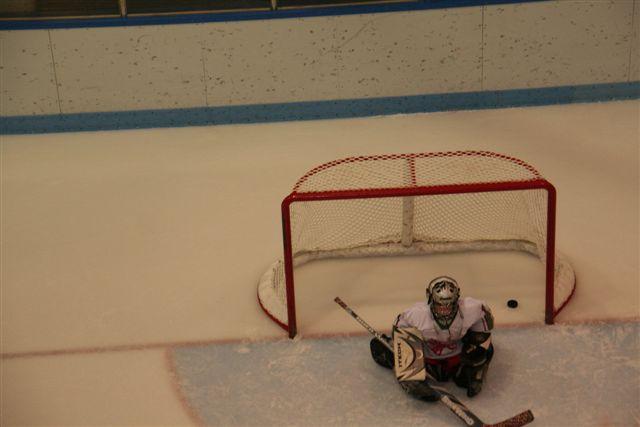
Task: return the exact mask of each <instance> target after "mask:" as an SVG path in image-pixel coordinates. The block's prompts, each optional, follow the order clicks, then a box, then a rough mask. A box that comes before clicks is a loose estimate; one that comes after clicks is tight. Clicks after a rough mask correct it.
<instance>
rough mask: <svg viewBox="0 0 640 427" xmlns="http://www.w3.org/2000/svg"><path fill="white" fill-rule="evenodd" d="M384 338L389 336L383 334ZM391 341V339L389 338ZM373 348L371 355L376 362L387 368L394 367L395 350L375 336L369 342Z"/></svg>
mask: <svg viewBox="0 0 640 427" xmlns="http://www.w3.org/2000/svg"><path fill="white" fill-rule="evenodd" d="M383 337H384V338H387V339H388V337H386V336H384V335H383ZM389 341H390V339H389ZM369 347H370V348H371V357H372V358H373V360H375V362H376V363H377V364H378V365H380V366H383V367H385V368H387V369H392V368H393V352H392V351H391V350H389V349H388V348H387V347H386V346H385V345H384V344H382V343H381V342H380V341H379V340H378V339H377V338H373V339H372V340H371V342H370V343H369Z"/></svg>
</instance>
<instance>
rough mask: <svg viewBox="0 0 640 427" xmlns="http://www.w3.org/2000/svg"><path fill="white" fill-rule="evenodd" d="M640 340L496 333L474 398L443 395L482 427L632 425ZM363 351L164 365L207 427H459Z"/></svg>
mask: <svg viewBox="0 0 640 427" xmlns="http://www.w3.org/2000/svg"><path fill="white" fill-rule="evenodd" d="M639 332H640V328H639V324H638V323H625V324H598V325H589V326H584V325H580V326H550V327H546V328H542V327H529V328H516V329H500V330H498V331H497V332H496V333H494V337H493V338H494V344H495V347H496V358H495V359H494V360H495V362H493V363H492V365H491V368H490V373H489V376H488V377H487V382H486V386H485V388H484V390H483V392H482V393H481V394H479V395H478V396H477V397H474V398H473V399H469V398H467V397H466V396H465V390H462V389H459V388H457V387H456V386H455V385H454V384H453V383H452V382H449V383H446V384H444V386H445V388H446V389H447V390H448V391H449V392H451V393H453V394H454V395H456V396H458V397H459V398H461V399H462V401H463V402H464V403H465V404H466V405H467V406H468V407H469V408H470V409H471V410H472V411H474V413H475V414H476V415H477V416H478V417H479V418H480V419H482V420H483V421H485V422H487V423H495V422H498V421H501V420H504V419H507V418H509V417H511V416H513V415H515V414H517V413H520V412H522V411H524V410H526V409H531V410H532V412H533V414H534V416H535V417H537V422H536V424H537V425H541V426H589V425H596V426H611V425H619V426H633V425H637V424H638V422H640V408H638V402H639V401H640V400H639V399H640V394H639V392H638V384H639V382H640V365H639V364H638V351H639V350H640V346H639V343H638V334H639ZM368 349H369V338H368V337H367V338H354V337H351V338H331V339H324V340H321V339H315V340H300V341H278V342H272V343H236V344H227V345H210V346H203V347H192V348H180V349H176V350H175V352H174V356H173V357H174V360H175V364H176V366H177V372H178V373H179V374H180V377H181V378H183V380H182V381H183V383H182V387H183V390H184V393H185V396H186V397H187V399H188V401H189V402H190V405H191V406H192V407H193V408H196V409H197V413H198V414H199V417H200V418H201V421H202V423H203V424H207V425H220V426H243V425H248V426H263V425H273V426H277V425H290V426H352V425H358V426H371V425H375V426H391V425H429V426H434V427H436V426H437V427H441V426H442V427H446V426H456V425H463V424H461V422H460V420H458V419H457V418H456V417H455V416H454V415H453V414H451V413H449V411H448V409H446V408H445V407H444V406H442V405H439V404H437V403H427V402H422V401H420V400H417V399H412V398H410V397H408V396H407V395H406V394H405V393H404V392H403V391H402V390H401V389H400V387H399V386H398V383H397V382H396V380H395V377H394V375H393V373H392V372H391V371H390V370H387V369H385V368H382V367H379V366H378V365H376V364H375V363H374V362H373V361H372V360H371V358H370V357H369V355H368ZM265 388H266V389H267V390H268V392H265Z"/></svg>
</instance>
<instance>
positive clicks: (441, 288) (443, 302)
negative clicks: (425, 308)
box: [427, 276, 460, 329]
mask: <svg viewBox="0 0 640 427" xmlns="http://www.w3.org/2000/svg"><path fill="white" fill-rule="evenodd" d="M459 298H460V287H458V283H457V282H456V281H455V280H454V279H452V278H451V277H448V276H440V277H436V278H435V279H433V280H432V281H431V282H430V283H429V286H427V303H428V304H429V307H430V308H431V313H432V314H433V318H434V319H435V321H436V323H437V324H438V326H440V328H442V329H449V326H451V324H452V323H453V319H455V317H456V314H458V299H459Z"/></svg>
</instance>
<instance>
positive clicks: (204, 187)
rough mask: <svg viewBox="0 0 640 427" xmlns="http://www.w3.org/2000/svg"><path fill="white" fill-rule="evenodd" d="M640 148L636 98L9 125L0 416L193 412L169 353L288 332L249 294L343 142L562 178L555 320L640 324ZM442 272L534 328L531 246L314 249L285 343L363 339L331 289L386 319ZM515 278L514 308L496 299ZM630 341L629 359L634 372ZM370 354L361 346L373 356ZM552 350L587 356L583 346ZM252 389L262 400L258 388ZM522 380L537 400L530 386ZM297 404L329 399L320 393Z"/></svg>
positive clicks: (536, 300)
mask: <svg viewBox="0 0 640 427" xmlns="http://www.w3.org/2000/svg"><path fill="white" fill-rule="evenodd" d="M639 146H640V102H638V101H629V102H615V103H600V104H580V105H565V106H551V107H537V108H520V109H506V110H490V111H466V112H446V113H437V114H417V115H409V116H391V117H376V118H365V119H349V120H334V121H316V122H292V123H275V124H260V125H242V126H218V127H198V128H180V129H149V130H137V131H119V132H87V133H68V134H49V135H29V136H26V135H25V136H3V137H2V188H1V189H2V208H1V209H2V211H1V214H2V223H1V227H2V230H1V231H2V255H1V256H2V259H1V262H2V272H1V274H2V277H1V279H2V283H1V292H2V294H1V296H2V298H1V300H2V301H1V311H2V313H1V324H2V326H1V328H2V330H1V332H2V337H1V345H2V365H1V366H2V384H1V386H2V399H1V407H0V412H1V415H0V417H1V418H0V424H2V425H3V426H4V425H161V424H164V425H187V424H192V423H194V422H196V421H197V419H198V414H196V413H194V411H195V409H194V407H193V404H192V402H191V403H190V402H189V400H188V398H186V397H184V390H186V386H187V385H186V384H183V383H181V381H182V380H184V378H181V376H180V372H179V371H176V369H178V368H176V366H175V364H174V363H173V361H172V358H171V357H170V356H171V355H172V354H174V353H175V352H176V351H177V349H188V348H191V346H190V344H192V345H194V346H196V347H200V348H204V347H202V346H205V345H206V344H210V343H221V342H224V341H227V340H230V341H232V342H237V341H240V342H246V343H247V344H246V347H245V350H244V351H247V352H249V351H254V350H253V349H254V348H255V347H252V346H254V345H256V344H255V343H252V341H260V342H262V341H264V340H267V341H268V340H271V339H274V338H282V337H283V336H284V333H283V331H282V330H281V329H280V328H278V327H277V326H276V325H275V324H274V323H272V322H271V321H270V320H268V318H267V317H266V316H265V315H264V313H263V312H262V311H261V310H260V308H259V306H258V304H257V301H256V288H255V286H256V283H257V280H258V278H259V277H260V275H261V274H262V273H263V272H264V270H266V268H267V267H268V266H269V265H270V264H271V263H272V262H273V260H275V259H276V258H277V257H279V256H280V253H281V251H282V249H281V241H280V233H281V230H280V218H279V203H280V201H281V199H282V198H283V197H284V196H285V195H286V194H287V193H288V192H289V191H290V189H291V186H292V185H293V183H294V182H295V180H296V179H297V178H298V177H300V176H301V175H303V174H304V173H305V172H306V171H307V170H309V169H311V168H312V167H314V166H316V165H318V164H320V163H324V162H326V161H330V160H334V159H337V158H342V157H348V156H352V155H366V154H383V153H405V152H423V151H449V150H464V149H476V150H489V151H496V152H500V153H504V154H508V155H511V156H514V157H518V158H521V159H523V160H525V161H527V162H528V163H530V164H532V165H534V166H536V167H537V168H538V169H539V170H540V171H541V172H542V174H543V175H545V176H546V177H547V178H548V179H549V180H550V181H551V182H553V183H554V184H555V185H556V187H557V189H558V197H559V203H558V236H557V245H558V247H559V249H560V250H562V252H563V253H565V254H566V255H567V256H568V257H569V259H570V261H571V263H572V265H573V267H574V269H575V271H576V274H577V279H578V290H577V292H576V295H575V297H574V300H573V301H572V302H571V303H570V304H569V305H568V306H567V308H566V309H565V311H563V312H562V313H561V315H560V316H559V318H558V321H559V323H561V324H562V323H570V324H576V323H581V322H585V321H592V320H625V319H626V320H627V321H632V322H637V319H638V317H639V316H640V286H639V285H640V275H639V268H638V262H639V259H640V255H639V236H640V230H639V218H640V211H639V207H638V205H639V193H640V184H639V182H640V176H639V169H640V167H639V160H640V159H639ZM442 270H446V271H444V272H450V271H451V272H453V273H455V274H458V275H459V276H460V277H461V278H462V279H463V283H464V284H465V285H464V286H465V288H464V292H465V293H467V294H469V295H471V294H473V295H477V296H479V297H481V298H484V299H486V300H487V301H489V302H490V304H491V305H492V306H493V308H494V311H495V312H496V317H497V321H498V324H499V325H500V326H501V327H502V328H503V330H504V331H507V329H504V328H506V326H507V325H513V324H516V325H522V324H531V323H540V322H541V321H542V319H541V317H540V315H539V313H540V304H541V303H542V301H541V299H540V298H541V295H542V293H541V289H540V288H539V287H538V286H539V283H540V282H539V278H540V277H541V272H540V269H539V266H538V265H537V264H536V262H535V260H530V259H527V258H526V257H524V256H517V255H513V254H511V255H499V254H482V255H478V256H469V255H456V256H449V257H440V256H438V257H430V258H429V259H416V258H406V259H396V260H391V261H388V260H385V261H380V262H378V260H376V259H371V260H365V261H360V260H351V261H339V262H331V261H323V262H319V263H317V264H309V265H307V266H305V267H303V268H302V269H301V271H300V276H301V280H300V283H299V292H298V298H299V312H298V315H299V317H300V319H299V320H300V330H301V338H300V341H297V342H296V343H298V344H299V343H304V342H305V341H307V342H309V343H312V342H314V343H315V342H327V343H328V342H330V341H331V340H324V341H323V340H314V339H313V337H314V336H316V335H336V334H344V333H355V332H360V328H359V326H358V325H357V324H356V323H355V322H353V320H351V319H350V318H348V316H346V315H345V314H344V313H343V312H341V311H340V309H339V308H338V307H337V306H335V304H334V303H333V302H332V299H333V297H334V296H336V295H340V296H341V297H343V299H345V300H346V301H347V302H348V303H350V304H352V305H354V307H356V308H357V309H358V310H359V312H361V314H362V315H363V316H364V317H366V318H367V319H368V320H370V321H371V323H372V324H374V326H376V327H379V328H384V327H386V326H387V325H388V324H389V322H390V319H392V318H393V316H394V315H395V313H396V312H397V311H398V310H399V309H401V308H402V307H404V306H405V305H406V304H408V303H411V302H413V301H414V300H415V299H417V298H420V297H421V296H422V292H423V285H424V282H425V281H426V280H427V278H428V277H429V276H430V275H431V274H433V273H434V272H436V271H438V272H440V271H442ZM514 282H517V286H518V287H517V288H514ZM485 284H487V285H485ZM514 289H517V290H518V292H520V293H519V294H518V298H519V300H520V301H521V302H522V304H521V307H520V308H519V309H518V310H516V311H513V310H508V309H506V308H505V306H504V302H505V301H506V299H508V298H509V297H511V296H512V295H513V293H514V292H515V291H514ZM518 330H519V329H518V328H515V329H508V331H509V334H513V333H516V334H517V331H518ZM523 331H524V329H523ZM584 331H589V329H585V330H584ZM585 333H588V332H585ZM509 336H510V335H509ZM595 336H596V335H594V337H595ZM354 339H356V338H354ZM357 339H363V338H357ZM242 340H244V341H242ZM285 342H286V341H285ZM635 342H636V343H637V340H636V341H635ZM264 345H267V344H264ZM309 345H311V344H309ZM327 345H328V344H327ZM541 345H542V344H541ZM635 345H636V347H635V349H636V351H635V360H633V357H632V360H631V362H629V363H632V364H635V365H634V366H636V369H637V363H638V358H639V357H638V354H637V353H638V352H637V344H635ZM322 348H325V349H326V348H328V347H322ZM632 350H633V348H632ZM363 351H365V354H360V353H357V354H358V356H357V357H365V356H366V357H368V355H366V346H365V349H364V350H363ZM562 353H563V356H564V357H566V359H567V360H572V361H575V362H576V364H577V365H578V366H583V365H584V366H587V365H588V363H587V362H589V360H588V358H589V357H590V356H589V355H584V354H582V353H580V352H579V351H578V350H577V349H572V348H563V349H562ZM354 354H356V353H354ZM306 357H307V356H306V355H304V354H300V355H298V356H297V357H293V358H291V359H288V360H289V362H290V366H289V369H291V371H292V381H293V378H295V376H296V375H297V376H298V377H299V376H300V375H302V376H305V375H307V374H306V373H305V372H304V369H305V367H306V365H305V363H304V359H305V358H306ZM354 357H355V356H354ZM502 357H503V358H504V359H500V356H497V358H498V359H497V361H496V363H498V361H499V360H501V362H500V363H509V364H510V366H511V367H510V369H509V372H508V373H509V374H510V375H516V376H517V375H519V373H520V374H521V373H523V372H528V371H526V370H524V367H523V366H521V365H518V354H517V351H515V350H514V351H513V352H509V353H507V354H504V356H502ZM563 360H564V359H563ZM611 363H613V364H616V363H619V361H616V360H612V362H611ZM625 363H627V362H625ZM514 364H515V366H514ZM359 366H360V365H359ZM497 366H499V365H496V367H497ZM369 369H370V368H369V367H367V368H366V369H365V368H363V371H362V372H360V371H358V372H353V375H354V378H362V376H363V375H367V372H368V370H369ZM520 369H522V370H520ZM247 372H248V371H247ZM238 375H243V373H242V372H239V373H238ZM326 375H331V372H327V373H326ZM536 379H537V378H524V380H525V381H531V382H532V381H533V380H536ZM543 380H544V381H549V382H552V384H557V385H558V387H560V386H561V384H562V378H557V377H550V378H544V379H543ZM501 381H509V379H503V380H501ZM605 381H606V380H605ZM178 384H181V387H182V388H181V390H182V391H183V394H180V393H178V391H179V386H178ZM593 386H594V385H593V384H591V383H589V384H587V383H585V385H584V387H589V388H592V387H593ZM226 387H228V389H227V390H228V392H229V393H239V392H240V390H236V389H234V385H233V384H232V383H231V382H230V383H228V384H226ZM636 390H637V388H636ZM245 392H246V391H242V393H245ZM255 392H256V393H266V394H268V393H270V384H269V382H266V383H264V384H260V390H255ZM518 393H522V394H523V399H526V400H525V401H523V402H522V403H523V404H524V405H525V406H526V405H528V404H529V403H531V404H534V403H535V404H536V405H538V408H539V412H540V413H541V414H544V413H545V410H544V406H541V405H544V400H543V399H542V398H541V397H542V396H540V393H538V392H535V391H527V389H526V388H524V389H522V390H518ZM309 399H314V402H315V404H317V405H322V402H323V400H322V398H320V399H317V396H316V395H314V393H313V392H310V396H309ZM359 399H361V400H359V401H358V402H359V403H360V404H362V405H364V404H366V403H367V400H366V399H367V397H366V395H364V396H362V397H359ZM483 399H490V396H488V394H487V396H483ZM603 399H613V397H612V396H611V393H607V394H606V395H605V396H604V397H603ZM540 402H542V403H540ZM570 404H572V405H580V402H579V401H578V400H577V399H576V400H574V401H571V402H570ZM516 409H517V408H516ZM240 415H241V414H238V416H240ZM487 418H491V417H487ZM491 420H493V419H491ZM491 420H490V421H491ZM360 421H361V420H360ZM350 422H351V423H352V424H358V419H354V420H350ZM540 422H542V421H540ZM602 423H605V421H604V420H593V425H600V424H602ZM313 424H314V420H313V419H309V425H313ZM316 424H317V423H316ZM540 425H545V424H540ZM547 425H549V424H547ZM583 425H588V423H587V424H583Z"/></svg>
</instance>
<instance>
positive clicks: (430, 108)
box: [0, 81, 640, 135]
mask: <svg viewBox="0 0 640 427" xmlns="http://www.w3.org/2000/svg"><path fill="white" fill-rule="evenodd" d="M630 99H640V81H636V82H629V83H603V84H593V85H581V86H562V87H551V88H535V89H514V90H503V91H485V92H466V93H442V94H430V95H412V96H398V97H387V98H370V99H344V100H332V101H305V102H291V103H278V104H253V105H234V106H220V107H195V108H182V109H169V110H141V111H110V112H94V113H75V114H49V115H38V116H4V117H0V135H16V134H34V133H54V132H81V131H97V130H122V129H146V128H161V127H185V126H208V125H223V124H247V123H268V122H283V121H298V120H323V119H338V118H354V117H371V116H380V115H390V114H415V113H427V112H436V111H452V110H481V109H495V108H510V107H526V106H540V105H556V104H571V103H584V102H605V101H620V100H630Z"/></svg>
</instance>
